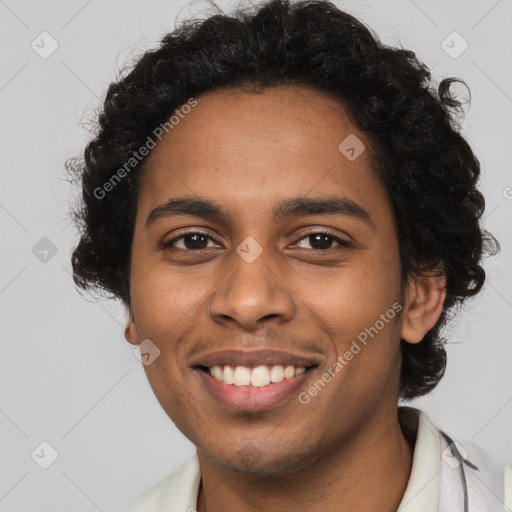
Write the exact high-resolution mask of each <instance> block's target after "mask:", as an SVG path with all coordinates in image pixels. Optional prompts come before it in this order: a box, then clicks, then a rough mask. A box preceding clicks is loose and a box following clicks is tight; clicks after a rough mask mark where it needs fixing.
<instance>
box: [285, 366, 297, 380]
mask: <svg viewBox="0 0 512 512" xmlns="http://www.w3.org/2000/svg"><path fill="white" fill-rule="evenodd" d="M294 375H295V366H291V365H288V366H287V367H286V368H285V369H284V378H285V379H291V378H292V377H293V376H294Z"/></svg>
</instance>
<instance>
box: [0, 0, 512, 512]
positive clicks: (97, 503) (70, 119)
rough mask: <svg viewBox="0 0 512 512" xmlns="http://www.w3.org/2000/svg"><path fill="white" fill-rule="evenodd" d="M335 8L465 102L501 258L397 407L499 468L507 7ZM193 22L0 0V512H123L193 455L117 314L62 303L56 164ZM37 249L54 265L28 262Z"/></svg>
mask: <svg viewBox="0 0 512 512" xmlns="http://www.w3.org/2000/svg"><path fill="white" fill-rule="evenodd" d="M336 3H337V5H338V6H340V7H342V8H345V9H346V10H348V11H349V12H350V13H352V14H355V15H356V16H358V17H359V18H360V19H362V20H363V21H365V22H366V23H367V24H369V25H370V26H371V27H372V28H373V29H374V30H375V31H376V32H377V33H378V34H379V36H380V37H381V38H382V39H383V40H384V41H385V42H387V43H389V44H397V43H398V42H401V44H402V45H403V46H404V47H406V48H410V49H412V50H414V51H415V52H416V53H417V55H418V56H419V57H420V58H421V59H422V60H424V61H425V62H426V63H427V65H428V66H429V67H430V68H432V69H433V73H434V75H435V77H436V79H437V80H439V79H440V78H441V77H445V76H457V77H460V78H463V79H464V80H465V81H466V82H467V83H468V84H469V86H470V88H471V92H472V104H471V108H470V110H469V113H468V115H467V118H466V120H465V122H464V124H463V129H464V134H465V136H466V137H467V138H468V140H469V142H470V144H472V147H473V148H474V150H475V152H476V154H477V155H478V157H479V159H480V161H481V163H482V169H483V176H482V189H483V191H484V193H485V196H486V199H487V211H486V216H485V226H486V227H487V228H488V229H489V230H491V231H492V232H493V233H494V234H495V235H496V236H497V237H498V239H499V240H500V242H501V246H502V252H501V255H500V256H499V258H497V259H496V260H495V261H492V262H489V263H488V265H487V267H486V268H487V271H488V281H487V284H486V285H485V289H484V290H483V291H482V293H481V294H480V296H479V297H478V298H476V299H475V300H473V301H472V303H471V304H470V305H469V307H468V308H467V309H466V310H465V312H463V313H462V314H461V316H460V317H459V319H458V321H457V323H456V324H453V325H452V328H451V330H450V341H451V342H452V343H451V344H450V345H449V347H448V352H449V366H448V371H447V374H446V377H445V379H444V380H443V381H442V383H441V385H440V386H439V387H438V389H437V390H436V391H435V392H433V393H432V394H431V395H429V396H428V397H426V398H423V399H421V400H418V401H416V402H413V403H412V405H413V406H415V407H419V408H423V409H424V410H425V411H426V412H427V413H428V414H429V416H430V417H431V419H432V420H433V421H434V422H435V423H437V424H438V425H439V426H441V427H442V428H444V429H445V430H446V431H447V432H448V433H450V434H451V435H452V437H455V438H456V439H460V440H472V441H473V442H475V443H477V444H479V445H480V446H481V447H483V448H484V449H486V450H487V451H488V452H489V453H490V454H491V455H493V456H494V457H495V458H498V459H499V460H502V461H504V462H508V463H509V464H512V442H511V441H510V438H511V437H510V432H511V431H512V429H511V426H512V372H511V362H512V343H511V335H510V328H509V326H510V318H511V316H512V285H511V283H512V275H511V274H512V265H511V260H512V258H511V254H512V247H511V245H512V236H511V232H510V225H509V220H510V218H511V214H512V188H511V187H512V173H511V156H512V153H511V147H512V144H511V140H512V139H511V135H512V84H511V69H512V58H511V53H512V51H511V48H512V31H511V29H510V27H511V26H512V25H511V14H512V2H511V1H510V0H501V1H496V0H492V1H478V2H477V1H472V2H468V1H462V0H460V1H426V0H415V1H408V0H402V1H398V0H394V1H381V2H375V1H373V2H370V1H368V2H347V1H342V0H338V1H337V2H336ZM219 5H221V6H222V7H224V8H225V7H227V8H229V6H233V5H235V4H234V3H233V2H231V3H227V2H224V1H219ZM208 12H209V10H208V6H207V4H206V3H200V2H194V3H191V4H190V5H188V6H187V5H186V2H177V1H176V2H175V1H157V0H150V1H144V2H142V1H141V2H126V1H121V0H108V1H103V2H99V1H98V0H89V1H83V0H76V1H75V0H73V1H70V0H67V1H66V2H64V1H56V0H49V1H46V2H36V1H21V0H0V51H1V56H2V60H1V63H2V65H1V67H0V108H1V115H0V123H1V125H0V130H1V138H0V140H1V148H2V151H1V155H2V159H1V173H0V225H1V235H2V243H1V251H0V269H1V270H0V315H1V316H0V321H1V324H0V325H1V355H0V393H1V394H0V439H1V441H0V510H3V511H21V510H24V511H50V510H51V511H53V512H59V511H70V510H73V511H77V512H78V511H79V512H82V511H94V510H103V511H107V510H121V509H123V508H124V507H125V506H127V505H128V504H129V503H131V501H132V500H133V499H134V498H135V497H137V496H138V495H139V494H140V493H141V492H142V491H144V490H146V489H147V488H148V487H149V486H150V485H152V484H153V483H155V482H156V481H158V480H159V479H161V478H163V477H164V476H166V475H167V474H168V473H169V472H170V471H171V470H173V469H175V468H176V467H178V466H179V465H180V464H181V463H182V462H183V461H184V460H185V458H187V457H188V456H189V455H191V454H192V452H193V446H192V445H191V444H190V443H189V442H188V441H187V440H186V439H185V438H184V437H183V436H182V435H181V434H180V433H179V432H178V431H177V429H176V428H175V427H174V425H173V424H172V423H171V421H170V420H169V419H168V418H167V416H166V415H165V413H164V412H163V411H162V410H161V408H160V406H159V404H158V403H157V401H156V399H155V398H154V396H153V394H152V391H151V389H150V387H149V384H148V383H147V381H146V377H145V374H144V372H143V369H142V366H141V364H140V363H139V361H138V360H137V359H136V358H135V357H134V355H133V347H132V345H129V344H128V343H127V342H126V341H125V340H124V337H123V323H124V318H125V316H124V311H123V309H122V308H121V306H120V305H119V304H117V303H115V302H108V301H97V300H94V298H92V297H87V296H85V297H83V298H82V297H80V295H79V294H78V293H77V292H76V290H75V289H74V286H73V283H72V280H71V277H70V271H71V269H70V261H69V256H70V251H71V248H72V246H73V244H74V241H75V233H74V231H73V229H72V228H71V226H70V222H69V217H68V201H69V199H70V193H71V191H70V187H69V184H68V183H67V182H66V180H65V178H64V174H63V164H64V161H65V159H66V158H69V157H72V156H76V155H79V154H80V152H81V151H82V150H83V147H84V144H85V142H86V141H87V140H88V137H89V134H88V133H87V131H86V130H85V129H83V128H81V127H80V126H79V123H80V121H81V120H83V114H84V111H85V110H86V109H87V111H86V117H85V119H88V118H91V117H93V114H94V109H95V108H96V107H97V105H98V103H99V101H100V100H101V98H102V97H103V96H104V94H105V92H106V88H107V86H108V83H109V82H110V81H112V80H114V79H115V78H116V76H117V73H118V69H119V67H120V66H122V65H123V63H125V62H126V60H127V59H128V58H130V56H131V55H139V54H140V53H141V52H142V51H144V50H145V49H148V48H150V47H153V46H154V45H156V44H157V43H158V40H159V39H160V36H161V35H162V34H163V33H164V32H167V31H169V30H171V29H172V28H173V27H174V24H175V21H176V17H177V16H178V20H180V19H183V18H187V17H189V16H193V15H203V16H205V15H207V14H208ZM178 13H179V14H178ZM43 31H47V32H48V33H49V34H51V36H52V37H53V38H54V39H55V40H56V41H57V43H58V45H59V47H58V49H57V50H56V51H55V52H54V53H53V54H52V55H50V56H49V57H48V58H46V59H43V58H42V57H40V55H39V54H38V53H36V51H34V50H33V49H32V47H31V43H32V41H34V40H35V42H36V43H35V44H39V46H40V47H41V46H43V43H41V37H39V34H40V33H41V32H43ZM453 31H457V32H458V33H459V34H461V36H462V37H463V38H464V39H465V40H466V41H467V42H468V43H469V48H468V49H467V50H466V51H465V52H464V53H463V54H462V55H460V56H458V58H452V57H451V56H449V55H448V54H447V53H446V52H445V51H444V49H443V48H442V47H441V43H442V41H443V40H445V39H446V38H447V36H449V35H450V34H451V33H452V32H453ZM44 37H47V36H44ZM450 41H451V39H448V42H449V44H450V45H451V46H453V47H454V49H453V50H452V51H457V50H458V49H460V48H461V46H460V41H459V42H457V41H454V42H453V43H451V42H450ZM44 48H45V49H46V50H45V51H47V50H48V49H49V48H51V46H50V40H49V39H45V42H44ZM41 50H42V49H41ZM41 50H40V51H41ZM43 237H47V238H48V239H49V240H51V242H52V244H54V246H55V249H56V250H57V252H56V254H54V255H52V252H51V250H50V252H48V253H47V254H45V253H44V252H41V251H44V249H45V248H47V245H48V241H43V242H39V241H40V239H41V238H43ZM38 242H39V243H40V244H42V245H36V244H37V243H38ZM34 246H36V249H35V250H34V252H35V253H36V254H34V252H33V250H32V248H33V247H34ZM41 258H43V259H44V258H46V260H47V261H41ZM43 441H46V442H48V443H50V445H51V446H52V447H53V448H54V449H55V450H56V451H57V452H58V454H59V456H58V458H57V460H56V461H55V462H54V464H53V465H51V466H50V467H49V468H48V469H46V470H45V469H42V468H41V467H39V465H38V464H36V462H34V460H33V459H32V458H31V453H32V452H33V450H34V449H36V448H37V447H38V446H39V445H40V443H41V442H43ZM48 456H49V451H48V450H46V452H45V456H44V457H48ZM44 457H43V458H44Z"/></svg>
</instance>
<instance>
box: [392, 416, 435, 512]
mask: <svg viewBox="0 0 512 512" xmlns="http://www.w3.org/2000/svg"><path fill="white" fill-rule="evenodd" d="M398 417H399V420H400V424H401V425H402V428H403V430H404V434H405V435H408V436H413V437H414V436H415V437H416V443H415V446H414V455H413V463H412V471H411V476H410V477H409V482H408V484H407V488H406V490H405V493H404V496H403V498H402V501H401V503H400V506H399V507H398V512H416V511H418V510H421V511H422V512H437V510H438V505H439V483H440V472H441V440H440V437H439V431H438V429H437V427H436V426H435V425H434V424H433V423H432V422H431V421H430V419H429V418H428V416H427V415H426V414H425V413H424V412H423V411H420V410H419V409H415V408H413V407H399V408H398Z"/></svg>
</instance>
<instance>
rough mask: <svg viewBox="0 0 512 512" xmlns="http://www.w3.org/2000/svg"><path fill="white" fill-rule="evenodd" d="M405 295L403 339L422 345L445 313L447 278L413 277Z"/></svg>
mask: <svg viewBox="0 0 512 512" xmlns="http://www.w3.org/2000/svg"><path fill="white" fill-rule="evenodd" d="M405 295H406V300H405V307H404V313H403V317H402V318H403V322H402V334H401V337H402V339H403V340H404V341H407V342H409V343H420V341H421V340H422V339H423V337H424V336H425V334H427V332H428V331H429V330H430V329H432V327H434V325H435V324H436V322H437V321H438V320H439V317H440V316H441V313H442V311H443V304H444V299H445V297H446V277H445V276H444V275H433V276H415V277H411V278H409V282H408V285H407V291H406V294H405Z"/></svg>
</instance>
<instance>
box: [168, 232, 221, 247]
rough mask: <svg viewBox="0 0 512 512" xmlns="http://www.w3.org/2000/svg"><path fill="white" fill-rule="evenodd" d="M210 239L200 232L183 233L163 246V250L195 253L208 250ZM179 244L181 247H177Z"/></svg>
mask: <svg viewBox="0 0 512 512" xmlns="http://www.w3.org/2000/svg"><path fill="white" fill-rule="evenodd" d="M210 240H213V239H212V238H211V237H209V236H208V235H206V234H204V233H200V232H195V231H194V232H192V231H191V232H189V233H183V234H181V235H179V236H177V237H175V238H173V239H172V240H169V241H168V242H166V243H165V244H164V248H177V249H181V250H185V251H197V250H199V251H200V250H202V249H206V248H208V241H210ZM179 244H181V246H180V245H179ZM210 247H211V246H210Z"/></svg>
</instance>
